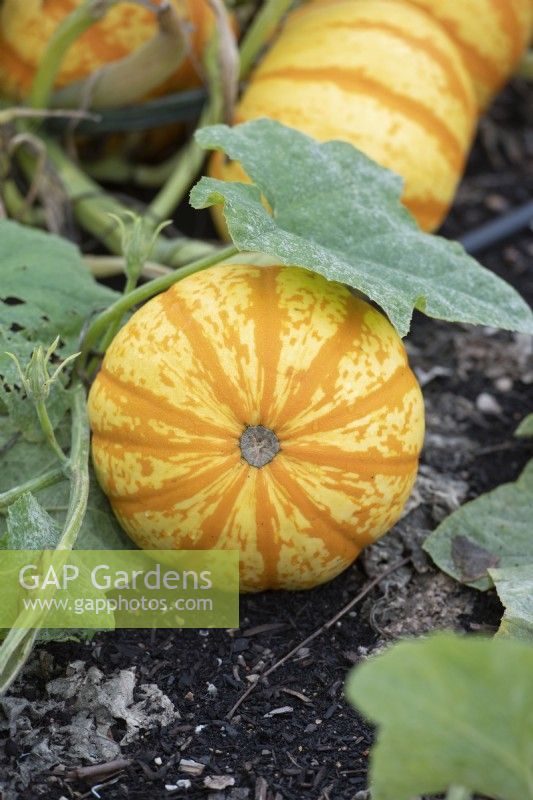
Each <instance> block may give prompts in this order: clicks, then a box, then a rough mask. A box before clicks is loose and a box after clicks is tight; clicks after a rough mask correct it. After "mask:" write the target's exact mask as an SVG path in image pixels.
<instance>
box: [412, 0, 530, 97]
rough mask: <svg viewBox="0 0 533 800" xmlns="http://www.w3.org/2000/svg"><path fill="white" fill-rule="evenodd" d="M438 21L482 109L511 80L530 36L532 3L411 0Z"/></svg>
mask: <svg viewBox="0 0 533 800" xmlns="http://www.w3.org/2000/svg"><path fill="white" fill-rule="evenodd" d="M408 2H410V3H412V4H413V5H415V6H417V7H418V8H421V9H423V10H424V11H426V12H427V13H428V14H429V15H430V16H431V17H432V18H433V19H434V20H437V21H438V22H439V23H440V24H441V25H442V27H443V28H444V30H445V31H446V32H447V34H448V35H449V37H450V38H451V39H452V40H453V42H454V44H455V45H456V47H457V48H458V50H459V52H460V54H461V56H462V58H463V61H464V63H465V66H466V68H467V70H468V72H469V74H470V77H471V79H472V81H473V84H474V90H475V93H476V98H477V102H478V106H479V108H480V110H483V109H484V108H486V107H487V105H488V104H489V103H490V101H491V100H492V98H493V97H494V95H495V94H496V93H497V92H499V90H500V89H501V88H502V86H503V85H504V84H505V83H506V81H508V80H509V78H510V76H511V75H512V74H513V71H514V69H515V67H516V65H517V64H518V62H519V60H520V57H521V56H522V53H523V52H524V49H525V48H526V46H527V44H528V41H529V39H530V36H531V26H532V25H533V2H532V0H408Z"/></svg>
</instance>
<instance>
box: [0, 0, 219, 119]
mask: <svg viewBox="0 0 533 800" xmlns="http://www.w3.org/2000/svg"><path fill="white" fill-rule="evenodd" d="M82 2H84V0H46V1H45V0H3V3H2V4H0V95H3V96H5V97H8V98H12V99H15V100H23V99H24V98H25V97H26V96H27V95H28V92H29V89H30V87H31V83H32V81H33V78H34V75H35V71H36V69H37V66H38V64H39V62H40V60H41V58H42V55H43V53H44V50H45V47H46V45H47V43H48V41H49V40H50V37H51V36H52V34H53V33H54V31H55V30H56V28H57V26H58V25H59V24H60V23H61V22H62V21H63V19H64V18H65V17H66V16H67V15H68V14H69V13H71V12H72V11H73V10H74V9H75V8H76V7H77V6H80V5H81V4H82ZM173 2H174V5H175V6H176V8H177V9H178V11H179V12H180V14H181V15H182V16H183V17H186V18H187V19H188V20H189V22H190V25H191V41H190V47H191V53H192V55H191V58H189V59H187V60H186V61H185V62H184V63H183V65H182V66H181V67H180V69H179V70H178V71H177V72H176V74H175V75H174V76H173V78H171V79H170V80H169V81H167V82H166V83H165V84H164V86H162V87H161V91H163V90H165V91H176V90H179V89H184V88H189V87H191V86H196V85H198V84H199V83H200V82H201V81H200V77H199V73H198V61H199V60H200V59H201V56H202V52H203V49H204V46H205V44H206V42H207V41H208V39H209V36H210V34H211V30H212V26H213V25H214V19H215V18H214V13H213V11H212V10H211V8H210V6H209V2H208V0H173ZM154 3H155V4H156V5H157V4H160V3H161V0H154ZM156 28H157V21H156V18H155V15H154V13H153V12H152V11H150V10H149V9H148V8H143V7H142V6H141V5H135V4H133V3H130V2H123V3H119V4H118V5H116V6H114V7H112V8H111V9H110V10H109V11H108V13H107V14H106V15H105V17H104V18H103V19H102V20H100V21H99V22H97V23H95V24H94V25H93V26H92V27H91V28H89V30H87V31H86V32H85V33H84V34H82V36H80V38H79V39H78V40H77V41H76V44H75V45H74V46H73V47H72V48H71V49H70V50H69V52H68V53H67V55H66V58H65V61H64V63H63V65H62V67H61V70H60V72H59V76H58V79H57V82H56V87H57V88H60V87H62V86H66V85H68V84H70V83H74V82H75V81H78V80H83V79H84V78H86V77H87V76H88V75H91V74H92V73H93V72H95V71H96V70H97V69H100V68H101V67H103V66H105V65H106V64H109V63H111V62H113V61H117V60H118V59H121V58H124V57H125V56H127V55H129V54H130V53H132V52H133V51H134V50H136V49H137V48H138V47H140V46H141V45H143V44H145V43H146V42H147V41H148V40H149V39H151V38H152V36H154V34H155V32H156ZM119 102H120V98H118V99H117V104H118V103H119Z"/></svg>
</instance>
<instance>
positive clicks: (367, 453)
mask: <svg viewBox="0 0 533 800" xmlns="http://www.w3.org/2000/svg"><path fill="white" fill-rule="evenodd" d="M89 414H90V421H91V427H92V431H93V439H92V455H93V462H94V466H95V469H96V474H97V476H98V480H99V482H100V484H101V486H102V488H103V490H104V491H105V493H106V494H107V496H108V497H109V500H110V502H111V505H112V507H113V510H114V512H115V514H116V516H117V517H118V519H119V521H120V522H121V524H122V526H123V527H124V529H125V530H126V531H127V532H128V534H129V535H130V536H131V538H132V539H133V540H134V541H135V542H136V543H137V544H138V545H140V546H141V547H142V548H151V549H187V548H189V549H200V550H206V549H213V548H220V549H239V550H240V568H241V588H242V590H244V591H257V590H261V589H266V588H286V589H300V588H307V587H311V586H315V585H316V584H319V583H321V582H323V581H326V580H329V579H330V578H333V577H334V576H335V575H337V574H338V573H339V572H341V571H342V570H343V569H344V568H345V567H347V566H348V565H349V564H350V563H351V562H352V561H353V560H354V559H355V558H356V556H357V555H358V553H359V551H360V550H361V548H362V547H364V546H365V545H367V544H369V543H371V542H373V541H374V540H375V539H376V538H377V537H379V536H381V535H382V534H383V533H385V532H386V531H387V530H388V529H389V528H390V527H391V526H392V525H393V524H394V523H395V522H396V520H397V519H398V518H399V516H400V514H401V511H402V508H403V506H404V503H405V501H406V499H407V497H408V495H409V493H410V491H411V488H412V485H413V482H414V479H415V475H416V470H417V462H418V455H419V451H420V448H421V445H422V439H423V430H424V415H423V401H422V396H421V392H420V389H419V386H418V384H417V381H416V378H415V377H414V375H413V373H412V372H411V370H410V368H409V366H408V363H407V358H406V354H405V350H404V347H403V345H402V342H401V339H400V338H399V337H398V335H397V334H396V332H395V331H394V329H393V328H392V326H391V325H390V323H389V322H388V321H387V320H386V319H385V317H384V316H383V315H382V314H380V313H379V312H378V311H376V310H375V309H374V308H373V307H372V306H370V305H369V304H368V303H366V302H364V301H363V300H361V299H359V298H357V297H355V296H354V295H353V294H352V293H351V292H350V291H349V290H348V289H347V288H346V287H344V286H342V285H340V284H337V283H332V282H329V281H326V280H325V279H324V278H322V277H321V276H319V275H317V274H315V273H312V272H309V271H307V270H303V269H299V268H294V267H280V266H275V267H274V266H272V267H258V266H252V265H249V264H236V263H232V264H230V263H228V264H224V265H219V266H216V267H212V268H210V269H208V270H205V271H204V272H199V273H197V274H195V275H192V276H190V277H188V278H185V279H184V280H183V281H181V282H179V283H177V284H176V285H175V286H174V287H173V288H171V289H170V290H169V291H167V292H165V293H163V294H161V295H159V296H158V297H156V298H154V299H153V300H151V301H150V302H148V303H147V304H146V305H145V306H143V307H142V308H141V309H140V310H139V311H137V312H136V313H135V314H134V315H133V317H132V318H131V319H130V320H129V322H128V323H127V324H126V325H125V326H124V327H123V328H122V330H121V331H120V332H119V334H118V335H117V336H116V338H115V339H114V341H113V342H112V344H111V346H110V347H109V349H108V351H107V353H106V356H105V358H104V361H103V366H102V369H101V371H100V372H99V374H98V376H97V377H96V380H95V382H94V384H93V386H92V389H91V392H90V396H89Z"/></svg>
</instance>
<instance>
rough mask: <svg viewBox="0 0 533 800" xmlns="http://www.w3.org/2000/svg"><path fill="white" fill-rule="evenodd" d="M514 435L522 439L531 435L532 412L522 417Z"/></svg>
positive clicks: (532, 429)
mask: <svg viewBox="0 0 533 800" xmlns="http://www.w3.org/2000/svg"><path fill="white" fill-rule="evenodd" d="M514 435H515V436H518V437H519V438H524V439H526V438H529V437H530V436H533V414H528V415H527V417H524V419H523V420H522V422H521V423H520V425H519V426H518V428H517V429H516V430H515V432H514Z"/></svg>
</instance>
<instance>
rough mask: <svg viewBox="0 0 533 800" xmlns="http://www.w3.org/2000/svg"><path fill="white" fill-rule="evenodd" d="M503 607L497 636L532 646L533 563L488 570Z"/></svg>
mask: <svg viewBox="0 0 533 800" xmlns="http://www.w3.org/2000/svg"><path fill="white" fill-rule="evenodd" d="M489 574H490V577H491V578H492V580H493V582H494V586H495V587H496V591H497V592H498V597H499V598H500V600H501V601H502V603H503V605H504V606H505V614H504V615H503V619H502V621H501V623H500V628H499V630H498V634H497V635H498V636H514V637H515V638H517V639H525V640H526V641H529V642H531V644H533V561H532V562H531V563H529V564H525V565H522V566H521V567H507V568H505V569H491V570H489Z"/></svg>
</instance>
